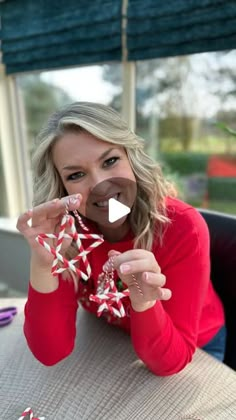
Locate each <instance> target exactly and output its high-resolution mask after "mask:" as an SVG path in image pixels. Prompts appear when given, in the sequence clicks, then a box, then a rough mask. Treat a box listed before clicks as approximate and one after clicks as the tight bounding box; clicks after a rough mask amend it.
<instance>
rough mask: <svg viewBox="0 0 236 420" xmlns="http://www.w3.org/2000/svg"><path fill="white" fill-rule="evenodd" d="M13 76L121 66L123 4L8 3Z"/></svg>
mask: <svg viewBox="0 0 236 420" xmlns="http://www.w3.org/2000/svg"><path fill="white" fill-rule="evenodd" d="M0 16H1V32H0V39H1V49H2V60H3V62H4V64H5V65H6V71H7V73H8V74H10V73H16V72H25V71H32V70H41V69H53V68H59V67H66V66H75V65H82V64H89V63H99V62H109V61H114V60H119V61H120V60H121V0H94V1H87V0H82V1H81V0H80V1H78V0H77V1H76V0H66V1H62V0H50V1H48V0H5V1H4V2H2V3H0Z"/></svg>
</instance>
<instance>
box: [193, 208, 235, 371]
mask: <svg viewBox="0 0 236 420" xmlns="http://www.w3.org/2000/svg"><path fill="white" fill-rule="evenodd" d="M198 210H199V212H200V213H201V215H202V216H203V217H204V219H205V221H206V223H207V225H208V228H209V232H210V244H211V245H210V253H211V279H212V282H213V285H214V288H215V290H216V292H217V293H218V295H219V296H220V298H221V300H222V302H223V305H224V309H225V316H226V329H227V342H226V352H225V359H224V362H225V364H227V365H228V366H230V367H231V368H233V369H234V370H236V217H235V216H231V215H228V214H223V213H218V212H214V211H209V210H205V209H198Z"/></svg>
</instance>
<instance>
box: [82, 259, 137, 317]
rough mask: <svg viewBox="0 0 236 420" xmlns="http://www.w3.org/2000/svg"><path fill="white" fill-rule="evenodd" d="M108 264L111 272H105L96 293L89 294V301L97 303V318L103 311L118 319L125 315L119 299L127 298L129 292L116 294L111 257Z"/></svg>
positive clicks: (124, 291)
mask: <svg viewBox="0 0 236 420" xmlns="http://www.w3.org/2000/svg"><path fill="white" fill-rule="evenodd" d="M109 262H110V264H111V272H108V270H107V271H105V273H104V279H103V280H100V283H99V284H98V288H97V293H96V294H95V295H93V294H91V295H90V296H89V299H90V300H91V301H93V302H96V303H98V305H99V306H98V310H97V315H98V317H100V316H101V315H102V313H103V311H108V312H110V313H111V314H112V315H114V316H116V317H118V318H123V317H124V316H125V315H126V314H125V309H124V306H123V304H122V302H121V299H122V298H124V297H126V296H129V290H128V289H126V290H123V292H118V290H117V287H116V285H115V281H114V262H113V258H112V257H111V258H110V260H109Z"/></svg>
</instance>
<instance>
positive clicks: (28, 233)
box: [16, 194, 82, 268]
mask: <svg viewBox="0 0 236 420" xmlns="http://www.w3.org/2000/svg"><path fill="white" fill-rule="evenodd" d="M81 201H82V196H81V194H75V195H71V196H67V197H63V198H62V199H55V200H52V201H48V202H46V203H43V204H40V205H39V206H36V207H34V208H33V209H31V210H28V211H27V212H25V213H24V214H22V215H21V216H20V217H19V218H18V221H17V225H16V227H17V229H18V230H19V231H20V232H21V233H22V235H24V237H25V238H26V240H27V241H28V243H29V245H30V248H31V253H32V259H33V261H34V263H36V264H37V265H39V266H40V267H41V268H43V267H44V268H48V267H49V266H51V265H52V261H53V258H54V257H53V255H52V254H50V253H49V252H48V251H47V250H46V249H45V248H44V247H43V246H42V245H40V244H39V243H38V242H37V241H36V237H37V236H38V235H39V234H42V233H53V234H56V233H58V232H59V227H60V223H61V219H62V217H63V215H64V214H65V212H66V210H68V211H73V210H76V209H78V208H79V206H80V203H81ZM30 220H31V223H29V222H30ZM44 240H45V241H46V242H47V243H48V244H49V245H50V246H55V239H44ZM70 243H71V240H70V239H64V240H63V244H62V249H61V252H62V254H65V251H66V249H67V248H68V247H69V245H70Z"/></svg>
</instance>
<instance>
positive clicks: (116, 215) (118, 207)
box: [108, 198, 130, 223]
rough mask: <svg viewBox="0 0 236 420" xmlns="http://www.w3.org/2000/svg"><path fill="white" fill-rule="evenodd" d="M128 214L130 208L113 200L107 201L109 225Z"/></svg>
mask: <svg viewBox="0 0 236 420" xmlns="http://www.w3.org/2000/svg"><path fill="white" fill-rule="evenodd" d="M129 213H130V208H129V207H128V206H125V204H122V203H120V202H119V201H117V200H115V199H114V198H110V199H109V200H108V220H109V222H110V223H114V222H116V221H117V220H119V219H121V218H122V217H124V216H126V214H129Z"/></svg>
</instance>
